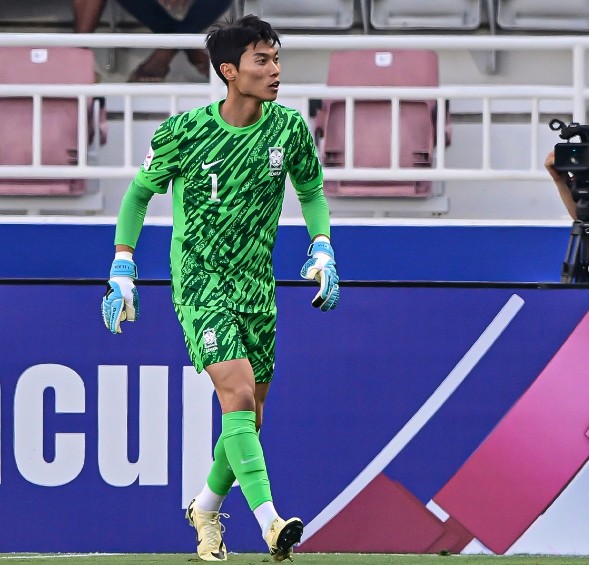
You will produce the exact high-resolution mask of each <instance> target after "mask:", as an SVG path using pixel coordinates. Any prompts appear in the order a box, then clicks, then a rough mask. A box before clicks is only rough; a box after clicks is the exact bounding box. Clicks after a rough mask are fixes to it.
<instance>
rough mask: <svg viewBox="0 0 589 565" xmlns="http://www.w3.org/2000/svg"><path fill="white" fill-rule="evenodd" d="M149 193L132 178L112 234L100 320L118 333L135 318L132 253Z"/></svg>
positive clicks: (145, 210) (136, 295) (135, 295)
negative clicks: (110, 253) (125, 322)
mask: <svg viewBox="0 0 589 565" xmlns="http://www.w3.org/2000/svg"><path fill="white" fill-rule="evenodd" d="M152 196H153V192H152V191H151V190H149V189H147V188H144V187H142V186H141V185H139V184H137V183H136V182H134V181H133V182H132V183H131V185H130V186H129V188H128V190H127V192H126V193H125V196H124V197H123V201H122V203H121V209H120V211H119V216H118V219H117V229H116V234H115V244H116V245H115V258H114V261H113V263H112V266H111V269H110V276H109V280H108V282H107V283H106V293H105V295H104V298H103V299H102V319H103V321H104V325H105V326H106V327H107V328H108V329H109V330H110V331H111V332H112V333H113V334H117V333H121V331H122V330H121V322H124V321H127V322H134V321H135V320H137V318H138V317H139V294H138V293H137V289H136V288H135V284H134V281H135V280H136V279H137V276H138V275H137V265H135V263H134V261H133V252H134V251H135V246H136V245H137V240H138V239H139V234H140V233H141V228H142V227H143V222H144V220H145V214H146V212H147V205H148V204H149V201H150V199H151V197H152Z"/></svg>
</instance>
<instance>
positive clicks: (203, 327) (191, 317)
mask: <svg viewBox="0 0 589 565" xmlns="http://www.w3.org/2000/svg"><path fill="white" fill-rule="evenodd" d="M174 308H175V309H176V314H178V319H179V320H180V324H181V325H182V329H183V330H184V339H185V341H186V347H187V348H188V354H189V355H190V359H191V361H192V364H193V365H194V366H195V368H196V370H197V371H198V372H199V373H200V372H201V371H202V370H203V369H206V368H207V367H208V366H209V365H212V364H213V363H219V362H220V361H230V360H232V359H243V358H246V359H248V360H249V362H250V364H251V366H252V369H253V371H254V377H255V380H256V382H257V383H269V382H270V381H271V380H272V376H273V374H274V351H275V347H276V312H262V313H257V314H246V313H243V312H234V311H231V310H219V309H207V308H204V307H202V306H184V305H182V304H174Z"/></svg>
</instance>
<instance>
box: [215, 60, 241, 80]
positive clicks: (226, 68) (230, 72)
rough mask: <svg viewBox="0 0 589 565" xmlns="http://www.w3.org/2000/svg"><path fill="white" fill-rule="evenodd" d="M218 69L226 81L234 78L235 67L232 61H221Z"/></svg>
mask: <svg viewBox="0 0 589 565" xmlns="http://www.w3.org/2000/svg"><path fill="white" fill-rule="evenodd" d="M219 70H220V71H221V74H222V75H223V76H224V77H225V78H226V79H227V80H228V81H232V80H235V76H236V74H237V68H236V67H235V65H233V64H232V63H221V65H220V66H219Z"/></svg>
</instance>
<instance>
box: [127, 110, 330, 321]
mask: <svg viewBox="0 0 589 565" xmlns="http://www.w3.org/2000/svg"><path fill="white" fill-rule="evenodd" d="M220 104H221V102H216V103H213V104H211V105H209V106H206V107H201V108H196V109H194V110H191V111H189V112H186V113H183V114H178V115H176V116H172V117H170V118H169V119H168V120H166V121H165V122H164V123H163V124H161V126H160V127H159V128H158V129H157V131H156V132H155V134H154V137H153V139H152V142H151V148H150V152H149V153H148V155H147V157H146V159H145V162H144V163H143V165H142V167H141V169H140V171H139V172H138V174H137V175H136V177H135V179H134V182H135V183H136V184H138V185H140V186H142V187H145V188H148V189H150V190H152V191H153V192H156V193H165V192H166V191H167V189H168V186H169V184H170V181H172V198H173V215H174V227H173V236H172V246H171V267H172V290H173V299H174V302H175V303H176V304H184V305H199V304H206V305H207V306H208V307H210V308H215V307H225V308H228V309H233V310H236V311H240V312H262V311H272V310H273V309H274V308H275V305H274V302H275V290H274V277H273V272H272V250H273V247H274V242H275V238H276V231H277V227H278V219H279V217H280V212H281V209H282V202H283V199H284V186H285V180H286V175H287V173H288V174H289V175H290V178H291V181H292V183H293V185H294V187H295V190H296V191H297V194H298V197H299V200H301V202H302V203H303V202H304V203H306V204H307V209H315V210H321V212H318V213H317V214H316V215H319V216H320V217H319V218H317V217H315V218H314V220H313V222H312V223H313V228H312V229H313V230H316V231H317V233H325V234H326V235H329V215H328V211H327V206H326V205H323V204H322V203H324V202H325V197H324V195H323V175H322V170H321V165H320V163H319V160H318V158H317V153H316V151H315V147H314V144H313V139H312V137H311V134H310V132H309V129H308V127H307V125H306V123H305V121H304V120H303V118H302V116H301V115H300V114H299V113H298V112H297V111H295V110H292V109H289V108H285V107H284V106H281V105H279V104H276V103H273V102H265V103H264V104H263V107H262V110H263V111H262V117H261V118H260V119H259V120H258V121H257V122H256V123H255V124H253V125H251V126H247V127H243V128H236V127H233V126H231V125H229V124H227V123H226V122H225V121H224V120H223V119H222V118H221V116H220V113H219V108H220ZM318 202H319V206H317V203H318ZM309 223H310V222H309V221H307V224H309ZM313 235H316V234H313V233H311V236H313ZM117 243H126V242H123V241H117ZM127 244H129V243H127Z"/></svg>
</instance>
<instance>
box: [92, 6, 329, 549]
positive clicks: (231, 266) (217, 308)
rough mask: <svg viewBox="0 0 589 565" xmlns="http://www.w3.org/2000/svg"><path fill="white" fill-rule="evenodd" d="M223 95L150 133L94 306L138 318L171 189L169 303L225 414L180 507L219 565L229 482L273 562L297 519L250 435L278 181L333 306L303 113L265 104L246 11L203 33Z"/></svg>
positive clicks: (268, 66) (266, 28) (262, 388)
mask: <svg viewBox="0 0 589 565" xmlns="http://www.w3.org/2000/svg"><path fill="white" fill-rule="evenodd" d="M206 45H207V49H208V52H209V55H210V58H211V62H212V65H213V68H214V69H215V72H216V73H217V75H219V77H220V78H221V80H222V81H223V82H224V83H225V85H226V86H227V96H226V98H225V99H224V100H221V101H218V102H215V103H212V104H210V105H209V106H206V107H202V108H195V109H193V110H191V111H188V112H185V113H183V114H179V115H175V116H172V117H170V118H169V119H167V120H166V121H165V122H163V123H162V124H161V125H160V126H159V128H158V129H157V130H156V132H155V134H154V136H153V138H152V141H151V146H150V149H149V152H148V154H147V156H146V158H145V161H144V163H143V165H142V166H141V168H140V170H139V172H138V173H137V175H136V176H135V178H134V180H133V181H132V182H131V184H130V186H129V188H128V190H127V192H126V193H125V196H124V198H123V200H122V203H121V209H120V212H119V217H118V221H117V228H116V235H115V244H116V253H115V259H114V262H113V264H112V268H111V272H110V280H109V282H108V289H107V293H106V295H105V297H104V299H103V303H102V313H103V318H104V322H105V324H106V326H107V328H109V329H110V331H111V332H112V333H115V334H116V333H118V332H120V331H121V323H122V322H123V321H125V320H127V321H133V320H135V319H137V316H138V306H139V300H138V294H137V290H136V289H135V286H134V280H135V279H136V278H137V268H136V266H135V263H134V262H133V252H134V250H135V246H136V244H137V240H138V238H139V234H140V231H141V228H142V225H143V221H144V218H145V214H146V209H147V205H148V202H149V200H150V198H151V197H152V196H153V194H155V193H158V194H161V193H165V192H166V191H167V189H168V185H169V184H170V181H171V184H172V200H173V233H172V243H171V271H172V272H171V275H172V297H173V302H174V307H175V309H176V312H177V314H178V318H179V320H180V323H181V325H182V328H183V331H184V336H185V340H186V345H187V348H188V352H189V355H190V357H191V360H192V362H193V363H194V366H195V367H196V369H197V371H198V372H201V371H202V370H203V369H206V371H207V373H208V375H209V376H210V378H211V379H212V382H213V385H214V387H215V391H216V393H217V396H218V398H219V402H220V404H221V408H222V413H223V414H222V432H221V435H220V437H219V440H218V442H217V444H216V445H215V448H214V461H213V464H212V468H211V471H210V474H209V476H208V479H207V481H206V484H205V485H204V487H203V490H202V491H201V492H200V493H199V494H198V495H197V496H196V497H195V498H194V500H192V502H191V503H190V504H189V506H188V510H187V518H188V520H189V522H190V524H191V525H193V526H194V527H195V528H196V536H197V553H198V555H199V557H200V558H201V559H203V560H205V561H224V560H226V559H227V549H226V547H225V544H224V542H223V537H222V527H221V524H220V521H219V517H220V516H222V514H220V509H221V504H222V503H223V500H224V499H225V497H226V496H227V494H228V493H229V491H230V489H231V486H232V485H233V483H234V481H235V479H236V478H237V480H238V481H239V485H240V487H241V489H242V491H243V494H244V496H245V498H246V500H247V502H248V505H249V507H250V508H251V510H252V511H253V513H254V515H255V517H256V519H257V521H258V522H259V524H260V528H261V531H262V536H263V538H264V539H265V541H266V543H267V544H268V548H269V550H270V554H271V555H272V556H273V558H274V560H275V561H283V560H285V559H290V558H291V556H292V548H293V545H295V544H296V543H297V542H299V541H300V538H301V535H302V531H303V523H302V522H301V520H300V519H299V518H290V519H288V520H284V519H282V518H281V517H280V516H279V515H278V513H277V511H276V509H275V508H274V504H273V501H272V494H271V490H270V482H269V479H268V473H267V471H266V465H265V462H264V454H263V451H262V447H261V445H260V441H259V436H258V433H257V432H258V431H259V430H260V426H261V425H262V417H263V410H264V402H265V400H266V396H267V394H268V390H269V388H270V382H271V381H272V376H273V367H274V349H275V332H276V304H275V280H274V276H273V270H272V250H273V247H274V242H275V238H276V231H277V227H278V220H279V217H280V212H281V209H282V202H283V199H284V190H285V181H286V175H287V174H288V175H289V176H290V179H291V181H292V184H293V185H294V187H295V190H296V193H297V195H298V198H299V201H300V203H301V208H302V213H303V217H304V219H305V223H306V225H307V230H308V232H309V235H310V238H311V244H310V247H309V250H308V259H307V261H306V262H305V263H304V265H303V267H302V269H301V275H302V277H304V278H306V279H315V280H317V281H318V282H319V283H320V285H319V290H318V292H317V294H316V296H315V297H314V298H313V300H312V304H313V306H315V307H317V308H320V309H321V310H322V311H328V310H332V309H333V308H335V307H336V305H337V303H338V300H339V286H338V276H337V273H336V268H335V260H334V253H333V249H332V247H331V244H330V240H329V237H330V229H329V210H328V207H327V202H326V200H325V197H324V195H323V177H322V170H321V165H320V163H319V160H318V158H317V153H316V150H315V146H314V144H313V140H312V137H311V134H310V132H309V129H308V127H307V125H306V123H305V121H304V119H303V118H302V116H301V115H300V114H299V113H298V112H296V111H295V110H292V109H289V108H285V107H283V106H281V105H279V104H276V103H275V102H274V101H275V100H276V97H277V95H278V89H279V85H280V62H279V59H278V47H279V46H280V40H279V38H278V36H277V34H276V32H275V31H274V30H273V29H272V27H271V26H270V25H269V24H268V23H266V22H264V21H262V20H260V19H259V18H257V17H255V16H251V15H250V16H245V17H243V18H241V19H240V20H238V21H237V22H227V23H225V24H222V25H219V26H217V27H215V28H213V29H212V30H211V31H210V32H209V33H208V35H207V39H206Z"/></svg>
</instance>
